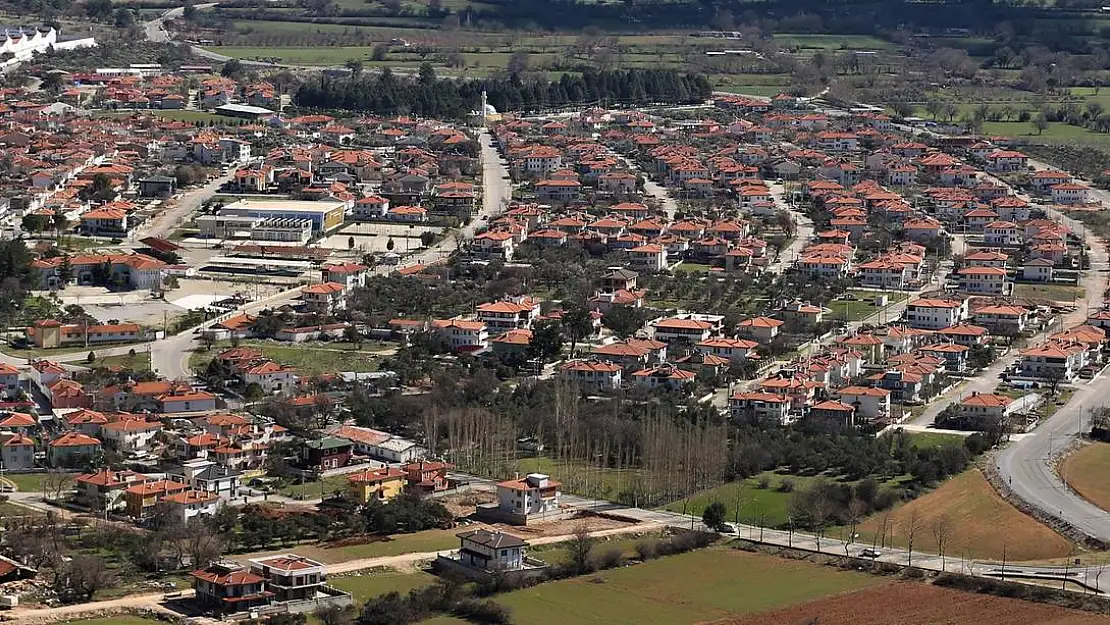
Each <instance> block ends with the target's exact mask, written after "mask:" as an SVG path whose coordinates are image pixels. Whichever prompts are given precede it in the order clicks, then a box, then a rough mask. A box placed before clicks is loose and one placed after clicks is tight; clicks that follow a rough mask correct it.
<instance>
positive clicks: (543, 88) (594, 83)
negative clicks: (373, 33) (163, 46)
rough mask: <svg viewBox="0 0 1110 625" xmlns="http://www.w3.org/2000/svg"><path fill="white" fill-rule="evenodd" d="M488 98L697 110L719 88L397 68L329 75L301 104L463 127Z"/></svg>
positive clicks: (531, 104)
mask: <svg viewBox="0 0 1110 625" xmlns="http://www.w3.org/2000/svg"><path fill="white" fill-rule="evenodd" d="M483 92H485V93H486V94H487V98H488V102H489V103H490V104H491V105H493V106H494V108H496V109H497V110H502V111H508V110H512V111H539V110H547V109H557V108H564V107H568V106H577V105H584V104H590V103H605V104H628V105H637V104H640V105H642V104H651V103H665V104H689V103H695V102H702V101H704V100H706V99H707V98H708V97H709V96H710V94H711V93H712V87H711V85H710V83H709V80H708V79H707V78H706V77H705V76H702V75H696V74H689V73H682V72H679V71H676V70H670V69H626V70H611V71H605V70H592V69H587V70H585V71H583V72H582V73H581V74H580V75H571V74H563V75H562V76H561V77H560V78H559V79H558V80H550V79H548V78H546V77H543V76H528V77H522V76H521V75H519V74H511V75H509V76H499V77H490V78H485V79H482V80H454V79H441V78H437V77H436V75H435V71H434V70H433V69H432V67H431V65H430V64H427V63H425V64H424V65H422V66H421V68H420V72H419V74H418V75H417V76H415V77H398V76H395V75H394V74H393V72H392V71H390V70H389V68H385V69H383V70H382V71H381V73H379V74H377V75H373V76H371V75H364V74H362V73H359V72H352V74H351V75H350V76H346V77H335V76H329V75H326V74H322V75H320V76H317V77H315V78H313V79H311V80H309V81H307V82H305V83H304V84H303V85H301V87H300V89H298V90H297V92H296V94H295V95H294V99H293V101H294V102H295V103H296V104H297V106H302V107H307V108H328V109H347V110H354V111H372V112H374V113H378V114H383V115H399V114H411V115H421V116H427V117H437V118H443V119H447V118H454V119H458V118H462V117H465V116H466V115H467V114H469V113H470V112H471V111H474V110H477V109H478V108H479V106H480V105H481V98H482V93H483Z"/></svg>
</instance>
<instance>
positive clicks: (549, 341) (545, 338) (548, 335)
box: [528, 321, 563, 360]
mask: <svg viewBox="0 0 1110 625" xmlns="http://www.w3.org/2000/svg"><path fill="white" fill-rule="evenodd" d="M562 349H563V332H562V328H561V324H560V323H559V322H558V321H548V322H545V323H537V324H535V325H533V326H532V340H531V341H529V342H528V355H529V356H530V357H531V358H539V359H540V360H549V359H551V358H554V357H555V356H558V355H559V352H560V351H562Z"/></svg>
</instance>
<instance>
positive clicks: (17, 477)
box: [4, 473, 47, 493]
mask: <svg viewBox="0 0 1110 625" xmlns="http://www.w3.org/2000/svg"><path fill="white" fill-rule="evenodd" d="M46 476H47V474H46V473H5V474H4V479H6V480H8V481H10V482H12V483H13V484H15V487H16V488H17V489H18V490H21V491H23V492H31V493H33V492H36V491H37V492H42V481H43V480H44V479H46Z"/></svg>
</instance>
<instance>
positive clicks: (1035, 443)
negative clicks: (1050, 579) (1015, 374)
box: [995, 161, 1110, 541]
mask: <svg viewBox="0 0 1110 625" xmlns="http://www.w3.org/2000/svg"><path fill="white" fill-rule="evenodd" d="M1031 164H1032V165H1033V167H1034V168H1036V169H1049V166H1048V165H1047V164H1045V163H1041V162H1037V161H1031ZM1081 182H1082V183H1083V184H1086V185H1088V186H1090V187H1091V188H1092V195H1093V196H1094V197H1095V198H1096V199H1098V200H1099V201H1101V202H1102V203H1103V205H1104V206H1110V193H1108V192H1106V191H1103V190H1098V189H1094V187H1093V185H1091V184H1090V183H1089V182H1087V181H1081ZM1050 214H1051V215H1052V217H1053V218H1054V219H1057V220H1058V221H1061V222H1063V223H1064V224H1066V225H1067V226H1068V227H1069V228H1071V229H1072V230H1073V231H1075V232H1083V233H1084V234H1085V239H1086V241H1087V244H1088V246H1089V247H1090V255H1091V267H1092V270H1091V271H1088V272H1085V275H1084V279H1083V283H1082V285H1083V287H1084V289H1085V291H1086V300H1085V304H1086V305H1085V306H1081V307H1080V309H1079V310H1077V311H1076V312H1075V313H1072V314H1071V315H1069V317H1070V319H1069V325H1070V324H1071V323H1078V322H1079V320H1080V318H1082V317H1085V316H1086V313H1087V306H1091V307H1095V306H1100V305H1101V304H1102V299H1103V294H1104V293H1105V292H1106V279H1107V274H1106V269H1107V268H1108V267H1110V262H1108V261H1110V258H1108V255H1107V251H1106V244H1105V242H1103V241H1101V240H1099V239H1097V238H1095V237H1094V235H1093V234H1091V233H1090V232H1089V231H1087V230H1086V229H1085V228H1084V226H1083V224H1082V223H1080V222H1077V221H1076V220H1074V219H1071V218H1069V217H1067V216H1065V215H1062V214H1060V213H1058V212H1056V211H1050ZM1107 403H1110V382H1108V381H1107V380H1105V379H1104V378H1102V376H1100V378H1099V379H1097V380H1095V381H1093V382H1092V383H1090V384H1081V385H1079V388H1078V390H1077V391H1076V393H1075V394H1074V395H1073V396H1072V398H1071V401H1070V402H1068V404H1067V405H1066V406H1064V407H1062V408H1061V409H1059V410H1058V411H1056V414H1054V415H1052V417H1050V418H1049V419H1047V420H1045V422H1043V423H1041V424H1040V425H1039V426H1038V427H1037V429H1036V430H1034V431H1033V434H1032V435H1031V436H1027V437H1024V438H1022V439H1021V440H1019V441H1017V442H1015V443H1013V444H1011V445H1010V446H1009V447H1007V448H1006V449H1005V450H1003V451H1002V452H1001V453H1000V454H999V455H998V457H997V458H996V461H995V466H996V467H997V468H998V472H999V474H1000V475H1001V476H1002V479H1003V481H1004V482H1005V483H1006V484H1007V485H1008V487H1009V488H1010V489H1012V491H1013V494H1014V495H1016V496H1017V497H1019V498H1020V499H1021V500H1022V501H1025V502H1026V503H1028V504H1030V505H1032V506H1034V507H1036V508H1038V509H1040V510H1041V511H1042V512H1044V513H1046V514H1049V515H1052V516H1055V517H1057V518H1060V519H1063V520H1064V521H1066V522H1068V523H1070V524H1071V525H1072V526H1073V527H1075V528H1076V529H1078V530H1079V531H1082V532H1084V533H1086V534H1088V535H1090V536H1092V537H1095V538H1098V539H1100V540H1104V541H1110V513H1107V512H1106V511H1104V510H1102V509H1100V508H1098V507H1097V506H1095V505H1094V504H1092V503H1090V502H1089V501H1087V500H1085V499H1083V498H1082V497H1080V496H1079V495H1078V494H1076V493H1074V492H1073V491H1071V490H1070V489H1069V488H1068V487H1067V486H1065V485H1064V483H1063V481H1062V480H1061V479H1060V477H1059V476H1058V475H1057V474H1056V471H1055V470H1054V469H1053V467H1052V466H1051V464H1050V460H1051V458H1052V457H1053V456H1054V455H1056V454H1059V452H1060V451H1061V450H1062V449H1065V448H1066V447H1067V446H1068V445H1070V444H1071V443H1072V442H1073V441H1074V440H1075V439H1076V438H1077V435H1078V433H1079V432H1082V431H1083V429H1084V427H1087V425H1086V421H1085V413H1086V412H1089V411H1090V410H1091V409H1092V408H1096V407H1101V406H1104V405H1106V404H1107Z"/></svg>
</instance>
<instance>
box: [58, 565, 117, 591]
mask: <svg viewBox="0 0 1110 625" xmlns="http://www.w3.org/2000/svg"><path fill="white" fill-rule="evenodd" d="M66 568H67V570H66V576H65V584H66V585H65V588H64V590H66V591H68V592H69V593H71V594H72V595H73V596H75V597H80V598H82V599H84V600H85V601H91V600H92V598H93V595H95V594H96V593H97V591H99V590H102V589H104V588H107V587H108V586H109V585H111V583H112V572H111V570H110V569H109V568H108V562H107V561H106V560H104V558H102V557H100V556H91V555H75V556H73V559H72V560H70V562H69V566H68V567H66Z"/></svg>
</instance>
